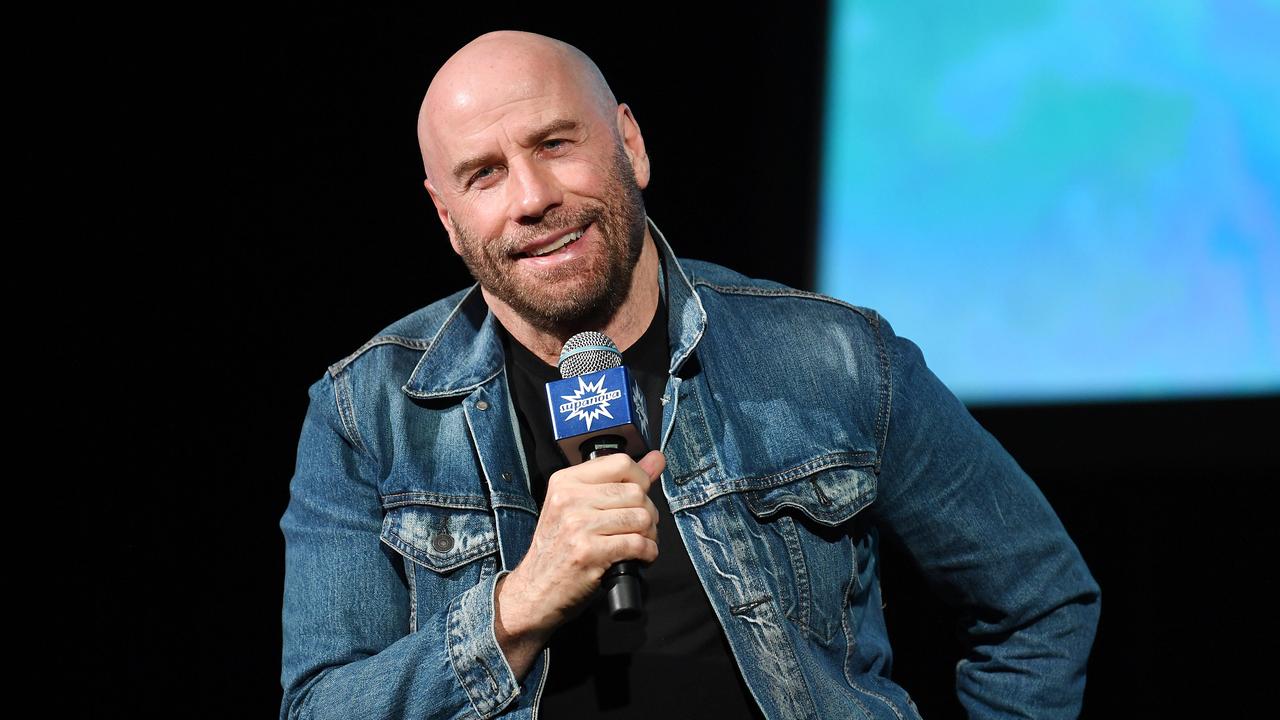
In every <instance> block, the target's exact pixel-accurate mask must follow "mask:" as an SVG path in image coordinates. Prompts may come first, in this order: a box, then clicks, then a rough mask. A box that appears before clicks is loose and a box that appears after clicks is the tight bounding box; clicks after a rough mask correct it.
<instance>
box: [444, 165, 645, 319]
mask: <svg viewBox="0 0 1280 720" xmlns="http://www.w3.org/2000/svg"><path fill="white" fill-rule="evenodd" d="M616 147H617V151H616V152H615V153H614V156H613V165H612V168H611V170H610V172H609V173H608V175H607V176H606V179H605V183H604V185H603V186H602V187H601V190H600V192H599V193H598V194H599V197H598V198H584V199H583V201H582V202H581V203H574V206H572V207H570V206H568V205H565V204H561V205H559V206H557V207H555V208H553V209H551V210H548V211H547V212H546V214H544V215H542V216H541V217H540V218H537V220H536V221H535V222H530V223H529V224H527V225H524V226H522V227H520V228H518V229H514V230H512V231H511V232H509V233H507V234H504V235H503V236H501V237H499V238H487V237H484V236H482V235H479V234H476V233H473V232H472V231H471V230H470V229H468V228H467V227H464V226H463V225H461V224H460V223H459V221H458V215H457V214H456V213H455V214H452V215H451V216H450V223H451V224H452V225H453V238H454V247H455V248H456V249H457V250H458V254H460V255H461V256H462V260H463V262H465V263H466V265H467V269H469V270H470V271H471V275H472V276H473V277H475V279H476V280H477V281H478V282H479V283H480V285H481V287H483V288H484V289H486V290H488V291H489V293H490V294H492V295H494V296H495V297H497V298H498V299H500V300H502V301H503V302H505V303H506V304H508V305H510V306H511V307H512V308H513V309H515V310H516V312H518V313H520V315H521V316H522V317H523V318H525V320H527V321H528V322H529V323H530V324H532V325H534V326H536V327H539V328H542V329H544V330H558V329H563V328H572V329H578V328H581V327H588V326H591V327H595V326H603V324H604V322H605V321H606V320H608V318H609V317H610V316H612V315H613V313H614V311H616V310H617V309H618V307H619V306H620V305H621V304H622V301H623V300H625V299H626V294H627V289H628V288H629V287H630V285H631V272H632V270H633V269H634V268H635V265H636V260H638V259H639V258H640V250H641V249H642V247H643V245H644V229H645V220H644V200H643V199H642V197H641V195H640V188H639V186H637V185H636V181H635V178H634V177H633V176H632V171H631V165H630V163H629V162H628V161H627V157H626V155H625V154H624V153H623V152H622V149H621V147H620V146H616ZM584 228H585V229H586V231H585V232H584V233H582V237H580V238H578V239H576V240H571V241H570V242H569V243H568V244H566V245H565V246H564V247H563V248H562V249H559V250H554V251H552V252H549V253H546V254H545V255H539V256H534V254H535V253H538V252H542V251H545V249H546V248H548V247H554V246H555V245H558V244H559V243H561V242H563V241H564V240H565V239H566V238H573V236H574V234H576V233H579V232H581V231H582V230H583V229H584ZM593 236H594V237H593ZM547 238H556V239H555V240H554V241H552V242H550V243H547V242H545V240H546V239H547ZM584 240H586V241H587V242H585V243H584V242H583V241H584ZM580 243H581V244H583V245H587V244H588V243H594V244H595V245H596V247H595V248H579V247H577V246H578V245H579V244H580ZM525 248H528V250H525ZM580 250H581V251H582V252H579V251H580Z"/></svg>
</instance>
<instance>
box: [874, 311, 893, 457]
mask: <svg viewBox="0 0 1280 720" xmlns="http://www.w3.org/2000/svg"><path fill="white" fill-rule="evenodd" d="M872 318H873V319H871V320H870V321H869V322H870V324H871V329H872V331H873V332H874V333H875V338H876V355H877V356H878V360H879V363H880V377H879V379H880V388H879V398H878V402H877V407H876V430H875V433H876V444H877V447H876V463H875V473H876V475H879V474H880V463H881V462H882V461H883V460H884V452H885V445H886V443H887V442H888V437H889V414H890V413H891V412H892V406H893V361H892V359H891V358H890V357H889V348H888V347H887V345H886V343H885V337H884V324H883V323H881V322H880V313H875V312H873V313H872Z"/></svg>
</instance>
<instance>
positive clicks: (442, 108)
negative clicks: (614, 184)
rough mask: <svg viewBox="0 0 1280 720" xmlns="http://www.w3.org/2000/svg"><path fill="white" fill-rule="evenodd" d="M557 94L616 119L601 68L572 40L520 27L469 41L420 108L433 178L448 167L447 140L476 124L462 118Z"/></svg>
mask: <svg viewBox="0 0 1280 720" xmlns="http://www.w3.org/2000/svg"><path fill="white" fill-rule="evenodd" d="M551 93H555V94H559V95H563V96H565V97H566V98H568V99H570V100H573V101H576V103H577V104H578V105H579V107H581V108H583V109H584V110H586V111H588V112H594V113H597V114H598V115H599V118H600V119H603V120H606V121H608V122H610V123H611V124H612V118H613V116H614V113H615V112H616V110H617V108H618V101H617V100H616V99H615V98H614V96H613V91H611V90H610V89H609V85H608V83H607V82H605V79H604V75H602V74H601V73H600V68H598V67H596V64H595V63H594V62H592V61H591V58H589V57H587V56H586V55H585V54H584V53H583V52H582V51H581V50H579V49H577V48H575V47H573V46H572V45H569V44H568V43H564V42H561V41H559V40H556V39H554V38H549V37H546V36H544V35H536V34H534V33H527V32H519V31H514V30H503V31H498V32H491V33H487V34H485V35H481V36H480V37H478V38H476V39H475V40H472V41H471V42H469V43H467V44H466V45H465V46H463V48H462V49H461V50H459V51H458V52H456V53H454V54H453V56H452V57H450V58H449V59H448V60H447V61H445V64H444V65H443V66H441V68H440V70H439V71H438V72H436V75H435V77H434V78H433V79H432V80H431V85H430V87H428V88H427V94H426V97H425V98H423V100H422V107H421V108H420V110H419V111H418V145H419V147H420V148H421V150H422V162H423V167H424V169H425V170H426V172H427V177H428V179H429V180H431V179H433V178H435V177H437V176H438V175H440V173H441V172H444V171H445V170H446V169H445V168H440V167H436V166H435V165H434V164H433V161H434V160H437V159H438V158H440V157H441V155H442V154H443V150H444V148H442V147H441V145H442V144H443V143H444V142H446V141H447V139H450V136H452V135H454V134H456V133H458V132H462V133H466V132H467V131H468V130H469V129H471V128H468V127H463V126H460V123H459V121H460V120H464V119H466V120H474V119H475V116H476V115H477V113H480V114H492V112H493V111H497V110H499V109H500V108H501V107H502V106H504V105H507V104H508V103H518V102H521V101H522V100H528V99H530V98H536V97H539V96H545V95H547V94H551ZM490 108H492V110H490ZM486 111H489V112H488V113H486ZM481 122H484V119H481ZM472 125H473V127H474V126H475V123H472Z"/></svg>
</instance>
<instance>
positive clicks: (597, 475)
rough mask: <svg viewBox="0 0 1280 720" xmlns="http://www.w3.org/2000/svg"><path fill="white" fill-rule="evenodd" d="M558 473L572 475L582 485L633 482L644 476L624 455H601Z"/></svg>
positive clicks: (634, 463) (632, 461) (633, 462)
mask: <svg viewBox="0 0 1280 720" xmlns="http://www.w3.org/2000/svg"><path fill="white" fill-rule="evenodd" d="M560 472H562V473H572V474H573V476H574V477H575V478H577V480H578V481H579V482H584V483H609V482H634V480H633V478H634V477H635V476H638V475H644V471H643V470H640V468H639V466H637V465H636V462H635V461H634V460H632V459H631V458H630V457H628V456H627V454H626V453H614V454H613V455H603V456H601V457H598V458H596V459H594V460H588V461H586V462H584V463H582V464H580V465H574V466H572V467H569V468H565V469H564V470H561V471H560ZM646 487H647V486H646Z"/></svg>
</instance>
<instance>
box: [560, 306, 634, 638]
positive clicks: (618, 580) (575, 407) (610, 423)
mask: <svg viewBox="0 0 1280 720" xmlns="http://www.w3.org/2000/svg"><path fill="white" fill-rule="evenodd" d="M559 368H560V377H562V378H564V379H562V380H555V381H552V382H549V383H547V408H548V410H550V412H551V427H552V430H553V432H554V434H555V440H556V443H557V444H558V445H559V446H560V450H561V451H562V452H563V453H564V456H565V458H566V459H567V460H568V461H569V464H570V465H578V464H581V463H583V462H586V461H587V460H594V459H595V458H597V457H601V456H603V455H612V454H614V453H620V452H624V453H626V454H628V455H630V456H631V458H632V459H634V460H639V459H640V458H642V457H644V455H645V453H647V452H649V443H648V441H647V440H646V439H645V432H646V430H647V429H648V427H649V421H648V417H647V413H646V411H645V407H646V406H645V403H644V395H643V394H642V393H641V391H640V386H639V385H638V384H636V381H635V379H634V378H633V377H632V375H631V373H630V372H629V371H628V370H627V369H626V368H625V367H623V365H622V353H621V352H619V351H618V346H617V345H614V343H613V341H612V340H610V339H609V336H608V335H605V334H604V333H599V332H594V331H590V332H581V333H578V334H577V335H574V336H573V337H571V338H569V341H568V342H566V343H565V344H564V349H563V350H561V351H560V361H559ZM601 587H603V588H604V591H605V595H606V597H608V601H609V615H610V616H611V617H613V619H614V620H633V619H635V618H637V617H639V616H640V613H641V610H642V608H643V606H644V599H643V596H642V590H643V588H642V580H641V577H640V563H639V562H636V561H634V560H627V561H623V562H619V563H614V564H613V565H612V566H610V567H609V570H608V571H606V572H605V574H604V578H603V579H602V580H601Z"/></svg>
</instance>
